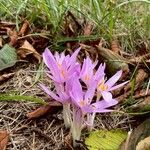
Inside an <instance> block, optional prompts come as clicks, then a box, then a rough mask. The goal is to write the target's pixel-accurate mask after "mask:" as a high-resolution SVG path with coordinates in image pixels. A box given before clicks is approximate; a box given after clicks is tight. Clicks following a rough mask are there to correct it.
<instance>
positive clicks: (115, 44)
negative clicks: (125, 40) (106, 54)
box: [111, 40, 121, 54]
mask: <svg viewBox="0 0 150 150" xmlns="http://www.w3.org/2000/svg"><path fill="white" fill-rule="evenodd" d="M111 50H112V51H113V52H115V53H117V54H119V52H120V51H121V50H120V46H119V42H118V40H112V41H111Z"/></svg>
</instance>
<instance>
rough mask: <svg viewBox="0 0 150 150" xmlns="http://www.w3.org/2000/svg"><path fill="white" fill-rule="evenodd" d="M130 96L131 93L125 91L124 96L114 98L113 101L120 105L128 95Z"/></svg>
mask: <svg viewBox="0 0 150 150" xmlns="http://www.w3.org/2000/svg"><path fill="white" fill-rule="evenodd" d="M130 94H131V91H127V92H125V93H124V94H122V95H120V96H118V97H116V98H115V99H116V100H117V101H118V102H119V103H120V102H122V101H123V100H125V99H126V98H127V97H128V96H129V95H130Z"/></svg>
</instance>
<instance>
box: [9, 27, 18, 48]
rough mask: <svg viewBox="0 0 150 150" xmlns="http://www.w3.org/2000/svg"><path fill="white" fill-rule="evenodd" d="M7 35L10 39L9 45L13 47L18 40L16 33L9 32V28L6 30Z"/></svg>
mask: <svg viewBox="0 0 150 150" xmlns="http://www.w3.org/2000/svg"><path fill="white" fill-rule="evenodd" d="M7 34H8V35H9V37H10V42H9V44H10V45H11V46H14V45H15V44H16V43H17V40H18V34H17V32H16V31H15V30H11V29H10V28H7Z"/></svg>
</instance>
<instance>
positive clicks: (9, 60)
mask: <svg viewBox="0 0 150 150" xmlns="http://www.w3.org/2000/svg"><path fill="white" fill-rule="evenodd" d="M16 62H17V53H16V49H15V48H13V47H12V46H10V45H8V44H5V45H4V47H3V48H2V49H1V50H0V71H1V70H3V69H6V68H9V67H11V66H14V65H15V63H16Z"/></svg>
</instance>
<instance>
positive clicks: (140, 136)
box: [123, 118, 150, 150]
mask: <svg viewBox="0 0 150 150" xmlns="http://www.w3.org/2000/svg"><path fill="white" fill-rule="evenodd" d="M149 136H150V118H148V119H147V120H145V121H144V122H143V123H141V124H140V125H139V126H138V127H137V128H135V129H134V130H133V131H132V133H131V135H130V139H129V142H128V145H127V150H135V149H136V147H137V145H138V143H139V142H140V141H141V140H144V139H145V138H147V137H149ZM123 144H124V143H123ZM142 150H144V149H142Z"/></svg>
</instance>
